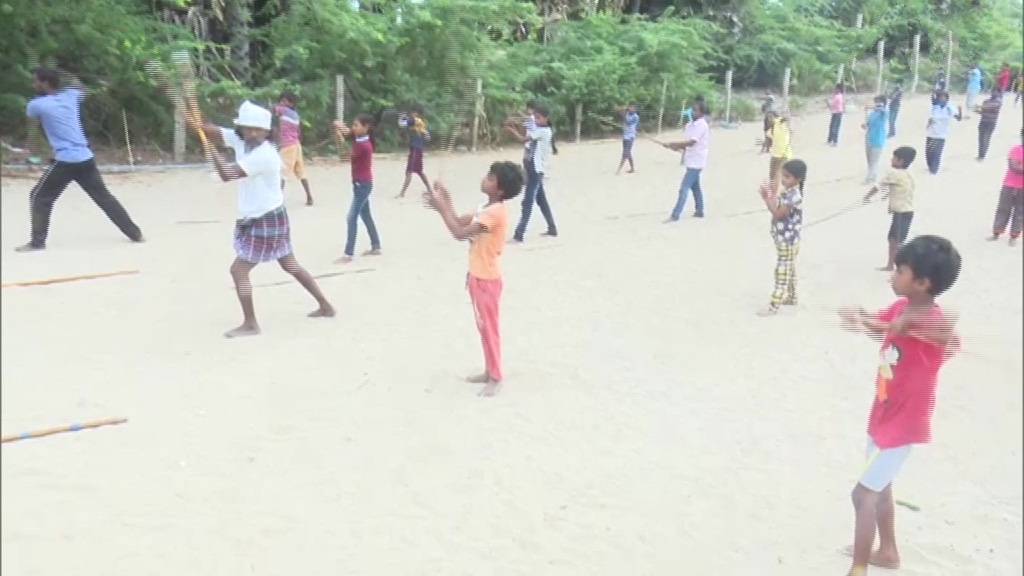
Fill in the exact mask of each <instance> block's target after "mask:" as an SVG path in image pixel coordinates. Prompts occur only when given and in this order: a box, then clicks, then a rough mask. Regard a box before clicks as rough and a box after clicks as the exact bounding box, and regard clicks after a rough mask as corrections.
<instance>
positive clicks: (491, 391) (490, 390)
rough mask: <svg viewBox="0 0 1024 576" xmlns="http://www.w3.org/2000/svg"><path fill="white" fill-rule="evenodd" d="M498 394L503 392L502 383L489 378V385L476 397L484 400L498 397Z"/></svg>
mask: <svg viewBox="0 0 1024 576" xmlns="http://www.w3.org/2000/svg"><path fill="white" fill-rule="evenodd" d="M498 392H501V382H499V381H497V380H494V379H492V378H488V379H487V384H485V385H484V387H483V388H482V389H481V390H480V391H479V392H477V393H476V395H477V396H480V397H483V398H490V397H492V396H497V395H498Z"/></svg>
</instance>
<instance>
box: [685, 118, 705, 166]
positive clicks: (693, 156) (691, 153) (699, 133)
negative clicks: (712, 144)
mask: <svg viewBox="0 0 1024 576" xmlns="http://www.w3.org/2000/svg"><path fill="white" fill-rule="evenodd" d="M710 132H711V129H710V127H709V126H708V118H707V116H701V117H700V118H697V119H696V120H694V121H693V122H690V123H689V124H687V125H686V128H685V129H684V130H683V141H684V142H685V141H689V140H693V141H694V144H693V145H692V146H690V147H689V148H687V149H686V155H685V156H684V157H683V166H686V167H687V168H704V167H705V166H707V164H708V148H709V144H708V135H709V133H710Z"/></svg>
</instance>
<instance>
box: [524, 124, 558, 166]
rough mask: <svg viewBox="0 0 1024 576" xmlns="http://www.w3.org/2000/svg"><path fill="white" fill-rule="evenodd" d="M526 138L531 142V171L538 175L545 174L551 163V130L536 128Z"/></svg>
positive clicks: (545, 127)
mask: <svg viewBox="0 0 1024 576" xmlns="http://www.w3.org/2000/svg"><path fill="white" fill-rule="evenodd" d="M527 136H528V137H529V138H530V139H531V140H533V142H531V143H527V144H528V145H530V144H532V145H533V146H534V148H533V158H532V160H533V169H534V170H536V171H537V173H538V174H547V171H548V164H549V163H550V161H551V152H552V151H551V128H549V127H548V126H537V127H535V128H534V129H533V130H531V131H530V133H529V134H527Z"/></svg>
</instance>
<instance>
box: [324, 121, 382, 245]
mask: <svg viewBox="0 0 1024 576" xmlns="http://www.w3.org/2000/svg"><path fill="white" fill-rule="evenodd" d="M372 127H373V117H372V116H370V115H369V114H360V115H358V116H356V119H355V120H354V121H353V122H352V127H351V128H349V127H348V126H346V125H345V122H343V121H341V120H335V121H334V129H335V130H337V131H338V132H339V133H340V134H341V135H342V136H344V137H345V138H348V139H351V140H352V204H351V205H349V208H348V216H347V217H346V219H345V222H346V225H347V228H348V230H347V236H346V239H345V254H344V255H343V256H342V257H341V258H338V259H337V260H335V261H334V263H335V264H348V263H349V262H351V261H352V256H353V254H354V253H355V249H356V226H357V225H358V220H359V219H362V220H363V224H364V225H366V232H367V233H369V235H370V249H369V250H367V251H366V252H363V256H378V255H380V236H378V235H377V225H376V224H374V222H373V214H371V213H370V193H371V192H373V142H372V141H371V140H370V130H371V129H372Z"/></svg>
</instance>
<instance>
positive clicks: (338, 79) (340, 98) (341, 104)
mask: <svg viewBox="0 0 1024 576" xmlns="http://www.w3.org/2000/svg"><path fill="white" fill-rule="evenodd" d="M334 117H335V119H336V120H341V121H342V122H344V121H345V76H344V75H343V74H336V75H335V76H334Z"/></svg>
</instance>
